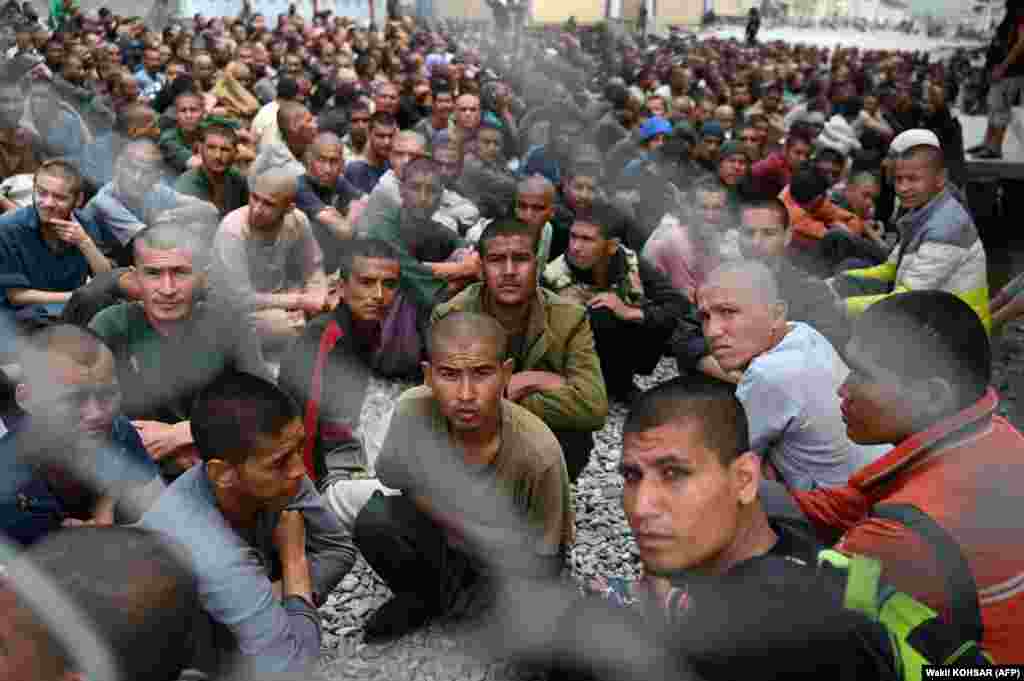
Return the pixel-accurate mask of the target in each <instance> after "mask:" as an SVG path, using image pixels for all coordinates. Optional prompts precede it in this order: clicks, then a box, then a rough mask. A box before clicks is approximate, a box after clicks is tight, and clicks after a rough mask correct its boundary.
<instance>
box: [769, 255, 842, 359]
mask: <svg viewBox="0 0 1024 681" xmlns="http://www.w3.org/2000/svg"><path fill="white" fill-rule="evenodd" d="M775 277H776V279H777V280H778V284H779V294H780V295H781V296H782V299H783V300H784V301H786V305H787V306H788V310H787V313H786V318H787V319H789V320H790V321H793V322H804V323H805V324H809V325H810V326H813V327H814V328H815V330H816V331H817V332H818V333H820V334H821V335H822V336H824V337H825V338H827V339H828V342H829V343H831V344H832V347H834V348H835V349H836V352H838V353H839V354H840V355H842V354H843V352H844V351H845V349H846V343H847V342H848V341H849V340H850V322H849V321H848V320H847V318H846V315H845V314H843V311H842V309H840V307H839V306H838V304H837V302H836V297H835V295H834V294H833V293H832V291H831V290H830V289H829V287H828V285H827V284H825V282H823V281H821V280H820V279H815V278H814V277H811V276H808V275H807V274H804V273H803V272H801V271H800V270H798V269H797V268H796V267H794V266H793V265H792V264H790V263H789V262H785V261H784V262H783V263H782V266H781V267H780V268H779V270H778V271H777V272H776V273H775Z"/></svg>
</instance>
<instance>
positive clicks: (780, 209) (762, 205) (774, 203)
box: [740, 196, 790, 230]
mask: <svg viewBox="0 0 1024 681" xmlns="http://www.w3.org/2000/svg"><path fill="white" fill-rule="evenodd" d="M748 210H773V211H775V214H776V215H778V216H779V221H780V222H781V223H782V228H783V229H786V230H788V229H789V224H790V223H789V209H788V208H786V204H785V203H783V202H782V199H780V198H779V197H778V196H770V197H766V198H759V199H755V200H753V201H749V202H744V203H742V204H741V205H740V215H741V216H742V214H743V212H744V211H748Z"/></svg>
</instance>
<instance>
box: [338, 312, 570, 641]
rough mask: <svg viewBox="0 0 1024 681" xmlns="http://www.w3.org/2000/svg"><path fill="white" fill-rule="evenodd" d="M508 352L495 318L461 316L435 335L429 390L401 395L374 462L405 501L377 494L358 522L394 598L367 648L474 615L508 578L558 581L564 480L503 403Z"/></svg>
mask: <svg viewBox="0 0 1024 681" xmlns="http://www.w3.org/2000/svg"><path fill="white" fill-rule="evenodd" d="M507 350H508V337H507V335H506V332H505V329H504V328H503V326H502V325H501V324H500V323H499V322H498V321H497V320H496V319H494V318H493V317H489V316H486V315H482V314H477V313H472V312H455V313H453V314H451V315H448V316H447V317H445V318H444V319H441V320H439V321H437V322H436V323H435V324H434V326H433V327H432V328H431V331H430V349H429V358H428V360H427V361H426V362H424V363H423V373H424V378H425V385H423V386H420V387H417V388H413V389H411V390H409V391H407V392H406V393H405V394H403V395H402V397H401V398H400V400H399V403H398V406H397V408H396V411H395V416H394V418H393V419H392V421H391V427H390V429H389V431H388V436H387V439H386V441H385V443H384V447H383V450H382V451H381V454H380V457H379V458H378V460H377V474H378V476H379V478H380V480H381V482H382V483H384V484H385V485H387V486H388V487H390V488H393V489H399V490H402V492H403V494H402V495H401V496H385V495H383V494H381V493H378V494H375V495H374V496H373V497H372V498H371V499H370V501H369V503H368V504H367V505H366V507H365V508H364V509H363V510H362V511H361V512H360V514H359V516H358V517H357V518H356V525H355V531H354V538H355V541H356V545H357V546H358V547H359V550H360V551H361V552H362V554H363V556H364V557H365V558H366V560H367V562H369V563H370V565H371V566H372V567H373V568H374V570H376V572H377V574H379V575H380V576H381V577H382V578H383V579H384V581H385V582H387V584H388V586H389V587H390V588H391V590H392V591H393V592H394V593H395V597H394V598H393V599H392V600H391V601H389V602H388V603H386V604H384V605H383V606H382V607H381V608H380V609H379V610H378V611H377V612H376V613H375V614H374V615H373V616H372V617H371V618H370V620H369V622H368V623H367V625H366V636H367V638H368V639H370V640H382V639H389V638H394V637H397V636H400V635H402V634H404V633H406V632H408V631H410V630H412V629H414V628H417V627H419V626H421V625H422V624H424V623H426V622H427V621H428V620H430V619H432V618H433V617H436V616H439V615H448V616H467V615H472V614H475V613H479V612H480V611H481V610H482V609H483V608H485V607H486V606H487V605H488V601H489V600H490V597H491V596H492V595H493V588H494V587H495V586H496V585H497V584H498V583H499V581H500V580H502V579H503V578H508V577H511V576H520V577H543V578H554V577H556V576H557V575H558V574H559V571H560V569H561V566H562V560H563V557H564V552H565V549H566V547H567V546H568V545H569V544H570V543H571V542H572V539H573V514H572V508H571V502H570V490H569V478H568V474H567V473H566V468H565V463H564V460H563V458H562V453H561V449H560V447H559V445H558V440H557V439H556V438H555V436H554V434H553V433H552V432H551V430H549V429H548V427H547V426H546V425H545V424H544V423H543V422H542V421H541V420H540V419H539V418H538V417H536V416H535V415H533V414H531V413H530V412H529V411H528V410H527V409H525V408H523V407H521V406H519V405H517V404H515V403H513V402H510V401H507V400H505V399H502V396H503V395H504V394H505V391H506V389H507V387H508V384H509V380H510V378H511V377H512V372H513V370H514V363H513V360H512V359H511V358H510V357H508V352H507Z"/></svg>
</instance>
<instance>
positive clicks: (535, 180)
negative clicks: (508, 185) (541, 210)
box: [516, 175, 555, 201]
mask: <svg viewBox="0 0 1024 681" xmlns="http://www.w3.org/2000/svg"><path fill="white" fill-rule="evenodd" d="M516 192H517V193H518V194H519V195H523V194H530V195H533V196H543V197H545V198H550V199H551V200H552V201H554V200H555V185H553V184H551V181H550V180H548V179H547V178H546V177H544V176H543V175H531V176H530V177H527V178H526V179H524V180H522V181H521V182H520V183H519V186H518V187H516Z"/></svg>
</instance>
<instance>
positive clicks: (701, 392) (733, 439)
mask: <svg viewBox="0 0 1024 681" xmlns="http://www.w3.org/2000/svg"><path fill="white" fill-rule="evenodd" d="M691 419H692V420H695V421H698V422H699V423H700V424H701V433H702V435H703V438H704V446H705V447H707V448H708V449H710V450H711V451H713V452H715V453H716V454H717V455H718V460H719V461H721V463H722V465H723V466H728V465H729V464H731V463H732V462H733V461H735V460H736V459H737V458H738V457H739V456H740V455H741V454H743V453H744V452H747V451H749V450H750V433H749V429H748V426H747V414H746V412H745V411H744V410H743V405H742V404H740V401H739V400H738V399H736V386H734V385H730V384H728V383H724V382H722V381H717V380H714V379H710V378H709V379H701V380H696V381H694V380H685V379H682V378H674V379H672V380H671V381H668V382H666V383H662V384H660V385H657V386H655V387H653V388H651V389H650V390H647V391H645V392H643V393H642V394H641V395H640V397H639V398H638V399H637V400H636V401H635V402H634V403H633V405H632V406H631V407H630V410H629V415H628V416H626V423H625V425H624V426H623V428H622V433H623V435H624V436H625V435H630V434H634V433H643V432H647V431H649V430H653V429H655V428H660V427H661V426H665V425H668V424H670V423H682V422H685V421H689V420H691Z"/></svg>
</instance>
